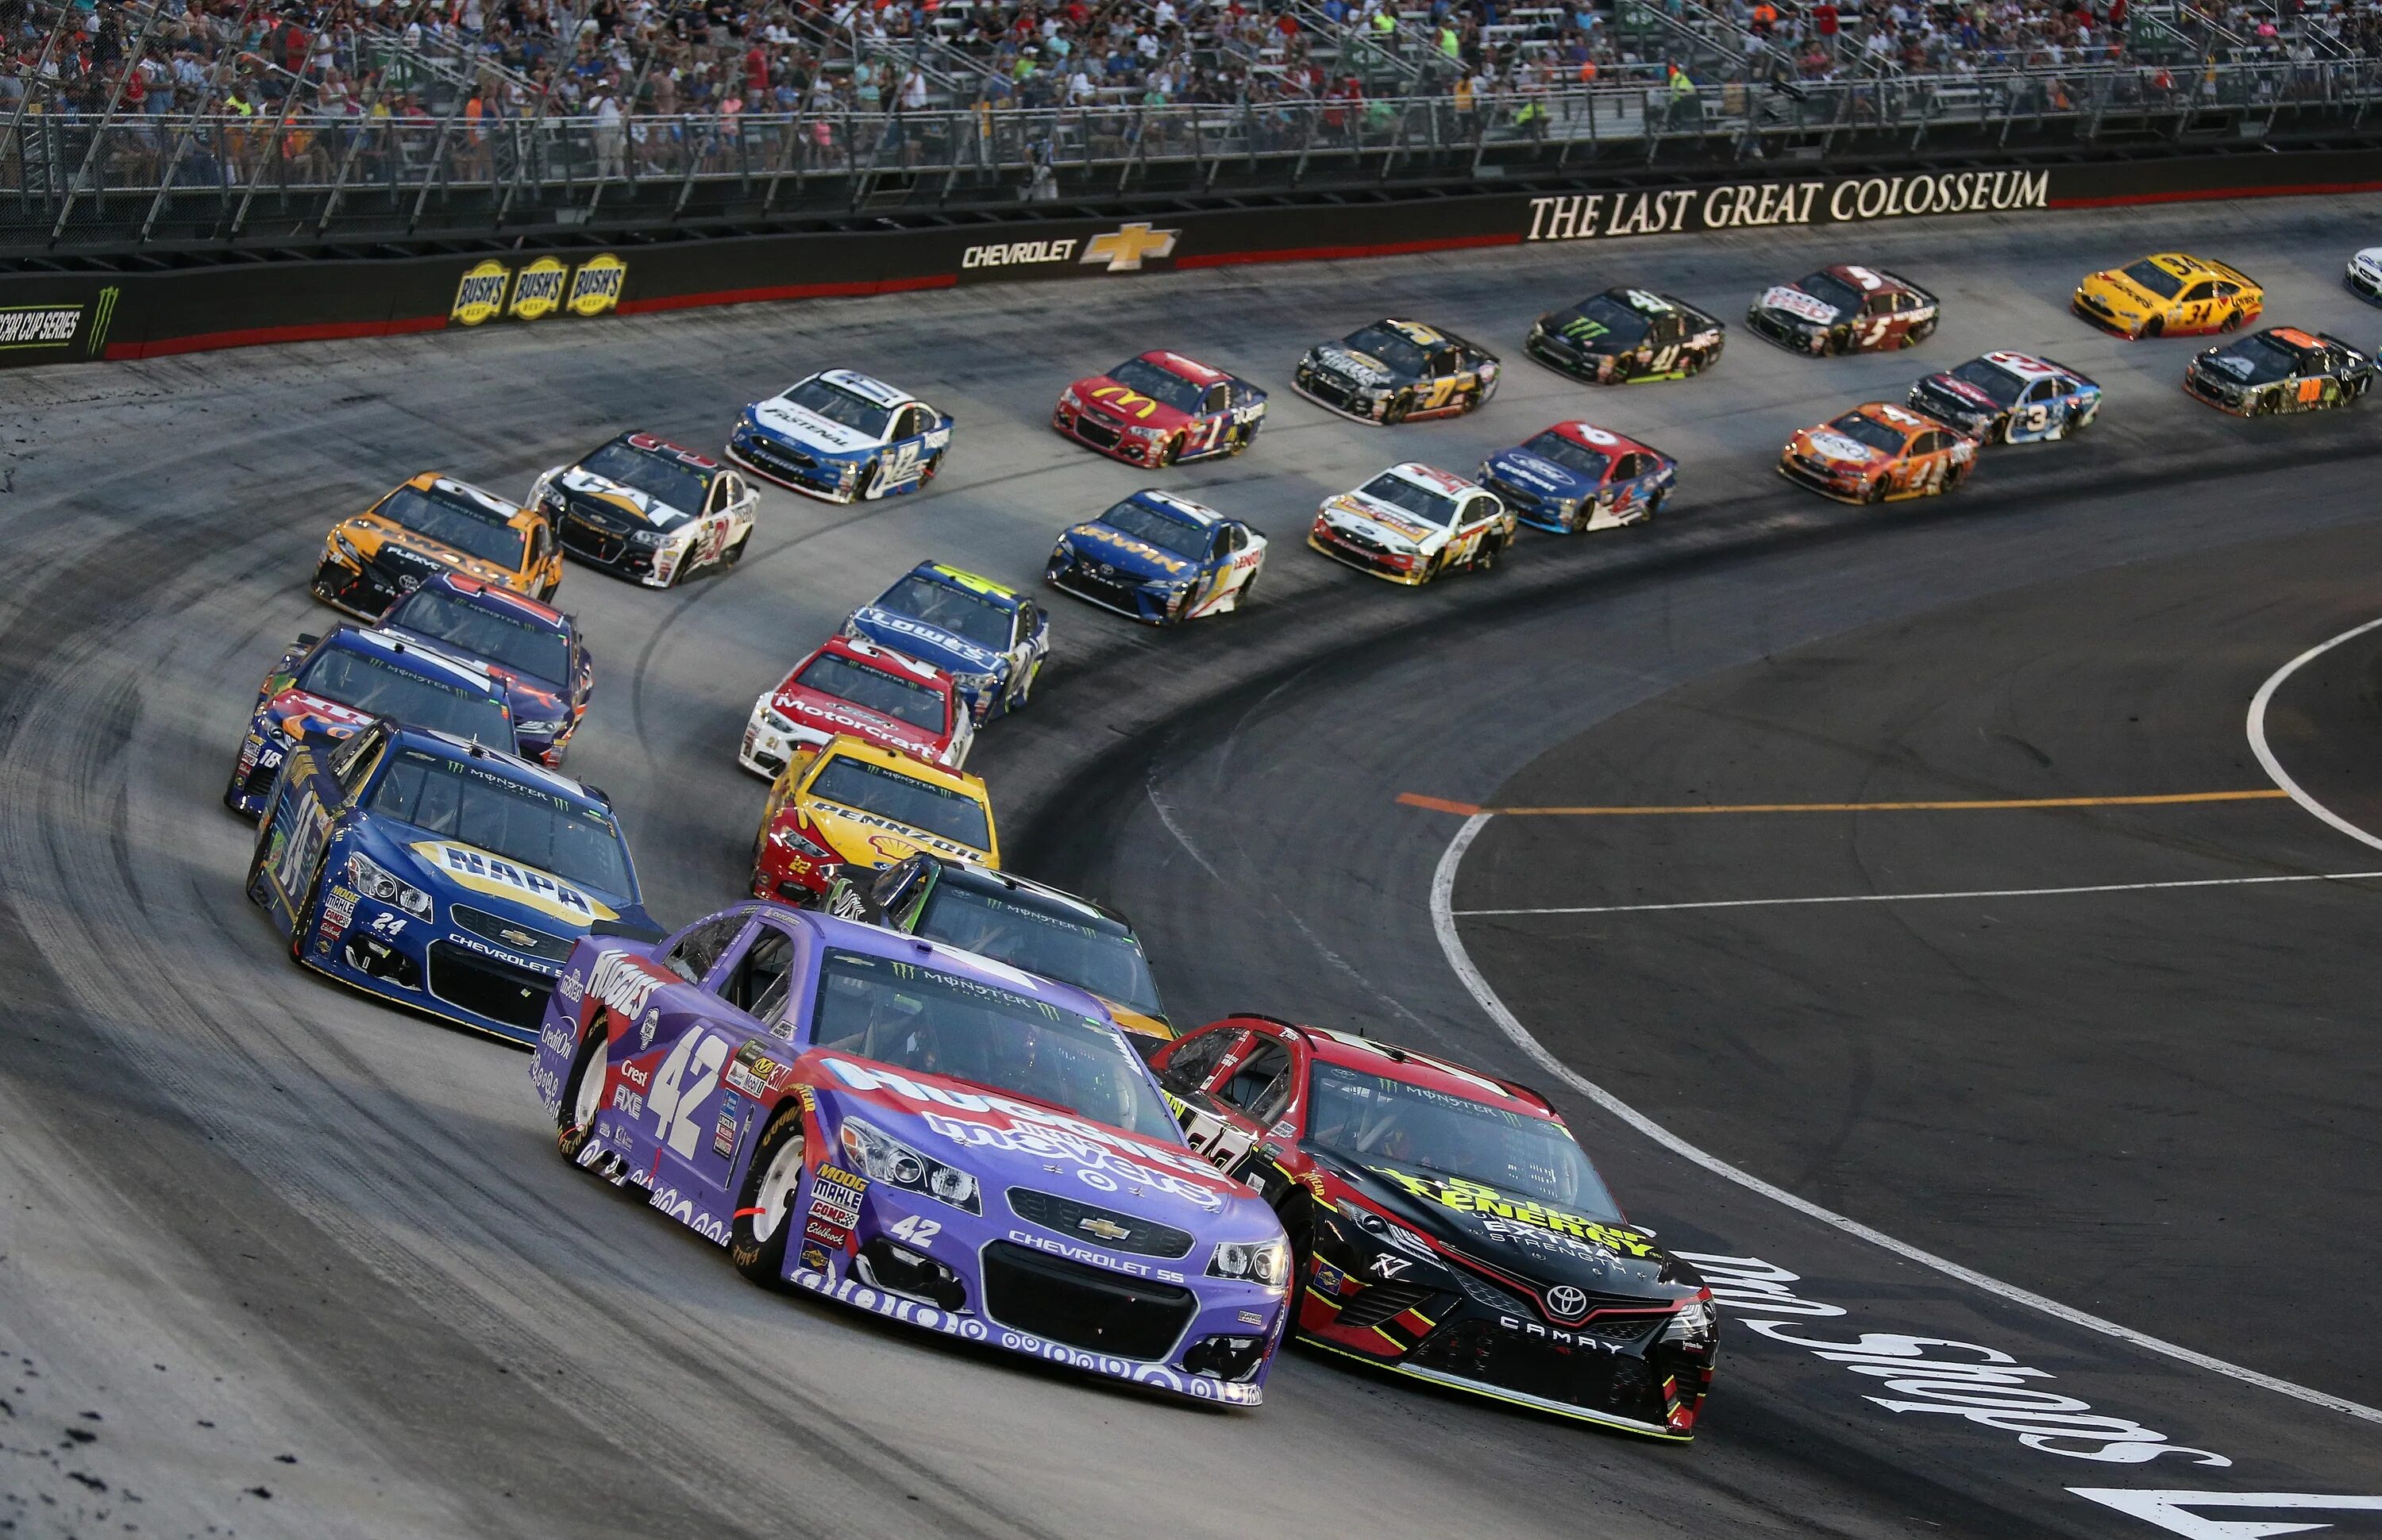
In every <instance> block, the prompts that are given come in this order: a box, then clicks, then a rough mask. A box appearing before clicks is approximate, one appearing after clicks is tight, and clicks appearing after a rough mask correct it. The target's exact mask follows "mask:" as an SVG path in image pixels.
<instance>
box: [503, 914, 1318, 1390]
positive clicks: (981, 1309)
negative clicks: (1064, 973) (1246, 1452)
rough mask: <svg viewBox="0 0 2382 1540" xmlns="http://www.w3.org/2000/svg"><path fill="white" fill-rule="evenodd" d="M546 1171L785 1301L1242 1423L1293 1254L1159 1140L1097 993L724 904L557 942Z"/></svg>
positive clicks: (1271, 1227) (1216, 1178)
mask: <svg viewBox="0 0 2382 1540" xmlns="http://www.w3.org/2000/svg"><path fill="white" fill-rule="evenodd" d="M530 1074H531V1078H532V1080H533V1081H534V1082H535V1083H536V1086H537V1089H538V1094H539V1095H540V1096H541V1097H542V1098H544V1100H545V1102H546V1106H547V1107H548V1108H549V1109H550V1110H552V1111H553V1112H554V1114H555V1119H556V1122H557V1125H558V1126H559V1128H560V1129H561V1131H562V1135H561V1148H562V1153H563V1155H565V1156H566V1157H567V1158H569V1159H570V1160H571V1161H572V1162H573V1163H574V1164H576V1165H578V1166H580V1167H584V1168H586V1169H588V1170H591V1171H594V1172H595V1174H597V1175H599V1176H601V1177H603V1178H605V1179H608V1180H609V1181H611V1182H612V1183H613V1184H614V1185H616V1186H619V1185H626V1184H629V1183H634V1184H635V1185H637V1186H639V1187H642V1188H645V1189H647V1190H649V1191H650V1192H652V1194H653V1199H652V1203H653V1206H654V1207H656V1208H658V1209H660V1210H661V1211H662V1212H663V1213H665V1214H668V1215H669V1216H670V1217H671V1218H673V1219H676V1220H678V1221H679V1222H680V1223H681V1224H683V1225H686V1226H688V1227H690V1228H693V1229H694V1230H696V1231H697V1232H699V1233H700V1234H702V1235H704V1236H706V1237H708V1238H709V1239H710V1240H712V1241H716V1242H718V1244H720V1245H723V1246H725V1247H727V1248H728V1252H729V1258H730V1260H731V1262H733V1263H734V1264H735V1265H736V1267H737V1268H738V1270H740V1271H741V1272H743V1274H744V1276H745V1277H749V1278H752V1279H754V1280H755V1282H760V1283H766V1284H769V1285H772V1286H782V1285H784V1284H792V1285H793V1286H795V1287H797V1288H800V1289H809V1290H810V1291H812V1292H813V1293H817V1294H825V1295H829V1296H830V1297H831V1298H834V1299H837V1300H841V1301H843V1302H846V1303H849V1304H853V1305H857V1306H859V1307H861V1308H862V1309H865V1310H871V1311H874V1312H876V1313H877V1314H880V1315H886V1316H890V1317H893V1318H894V1319H897V1320H901V1321H905V1322H908V1323H910V1324H911V1325H913V1326H925V1327H929V1328H931V1329H933V1330H936V1331H940V1332H945V1333H948V1334H950V1335H952V1336H954V1337H958V1338H964V1339H966V1340H968V1341H973V1342H986V1343H990V1344H993V1345H995V1346H999V1347H1001V1348H1006V1349H1008V1350H1010V1351H1013V1352H1022V1353H1031V1354H1034V1355H1035V1356H1037V1357H1040V1358H1045V1359H1050V1360H1053V1361H1055V1362H1058V1363H1067V1364H1072V1365H1074V1366H1075V1367H1077V1368H1079V1369H1086V1370H1089V1371H1090V1372H1092V1373H1094V1374H1099V1375H1110V1376H1111V1377H1114V1378H1118V1379H1123V1380H1130V1381H1132V1382H1134V1383H1136V1384H1139V1385H1147V1386H1153V1387H1158V1388H1160V1389H1163V1390H1170V1391H1173V1392H1175V1393H1177V1394H1180V1395H1185V1396H1191V1397H1196V1398H1198V1399H1203V1400H1213V1401H1222V1402H1227V1403H1230V1404H1233V1405H1237V1406H1255V1405H1257V1404H1258V1402H1259V1400H1260V1399H1262V1395H1263V1391H1262V1387H1263V1385H1264V1382H1265V1375H1266V1369H1267V1366H1268V1365H1269V1364H1270V1363H1271V1361H1272V1358H1273V1352H1274V1350H1275V1348H1276V1347H1277V1346H1278V1345H1279V1344H1280V1342H1281V1340H1282V1334H1283V1323H1284V1320H1285V1319H1286V1315H1287V1313H1286V1311H1285V1309H1284V1304H1283V1298H1284V1289H1285V1286H1286V1284H1287V1282H1288V1278H1289V1272H1290V1254H1289V1253H1290V1247H1289V1242H1288V1240H1287V1239H1286V1238H1285V1237H1284V1235H1283V1228H1282V1225H1281V1223H1280V1222H1279V1221H1278V1220H1277V1219H1276V1218H1275V1217H1274V1215H1273V1211H1272V1210H1271V1208H1270V1207H1268V1206H1267V1204H1266V1203H1265V1201H1264V1200H1263V1199H1262V1198H1260V1197H1259V1196H1258V1195H1257V1193H1256V1192H1252V1191H1251V1190H1250V1189H1248V1188H1246V1187H1244V1186H1242V1185H1241V1184H1240V1183H1238V1182H1236V1181H1233V1180H1231V1179H1228V1178H1226V1177H1224V1176H1222V1174H1221V1173H1219V1172H1218V1171H1217V1170H1216V1169H1215V1167H1212V1166H1210V1165H1209V1164H1208V1163H1207V1162H1206V1161H1204V1160H1202V1159H1201V1158H1200V1157H1199V1156H1198V1155H1197V1154H1196V1153H1194V1152H1193V1150H1192V1149H1191V1147H1190V1146H1189V1145H1188V1144H1187V1143H1185V1140H1184V1137H1183V1134H1182V1131H1181V1130H1180V1129H1179V1128H1178V1127H1177V1125H1176V1123H1175V1121H1174V1118H1173V1113H1172V1112H1171V1111H1170V1110H1169V1108H1168V1106H1167V1102H1166V1099H1165V1097H1164V1095H1163V1094H1162V1093H1160V1090H1159V1088H1158V1083H1157V1082H1156V1081H1155V1080H1153V1079H1152V1078H1151V1077H1150V1073H1149V1071H1148V1069H1147V1068H1146V1067H1145V1066H1144V1065H1143V1064H1142V1061H1141V1058H1140V1057H1139V1056H1138V1055H1136V1053H1135V1052H1134V1051H1133V1049H1132V1048H1131V1047H1129V1046H1127V1045H1126V1042H1125V1039H1124V1037H1123V1034H1122V1033H1120V1032H1119V1030H1118V1028H1117V1026H1116V1024H1115V1023H1114V1022H1113V1021H1111V1020H1110V1019H1109V1016H1108V1013H1107V1011H1106V1010H1105V1009H1104V1008H1102V1007H1101V1005H1100V1004H1099V1001H1097V1000H1095V999H1094V998H1093V997H1092V996H1089V995H1087V994H1085V993H1083V992H1082V991H1081V990H1078V989H1074V988H1072V987H1069V986H1067V985H1064V984H1053V983H1050V981H1048V980H1045V979H1040V978H1037V977H1035V976H1034V975H1032V974H1030V973H1025V972H1019V971H1017V970H1016V969H1013V968H1011V967H1009V966H1008V965H1006V964H1004V963H1000V962H996V961H993V960H992V959H989V958H984V957H978V956H976V954H974V953H971V952H964V951H961V950H959V949H958V948H956V947H948V946H944V945H942V944H940V943H938V942H932V941H927V940H923V939H919V938H916V937H913V936H907V935H894V934H892V933H890V932H887V931H883V930H878V929H875V928H873V927H870V926H865V925H857V924H853V923H847V922H845V921H841V920H837V919H834V918H832V917H830V916H828V915H824V914H815V913H807V912H796V911H792V910H787V909H783V908H780V907H779V906H777V905H773V904H743V905H739V906H737V907H736V908H734V909H731V910H727V911H722V912H720V913H718V914H715V915H713V916H711V917H710V918H709V919H706V920H702V921H698V922H697V923H694V924H693V925H690V926H688V927H687V928H686V929H685V930H682V931H681V932H679V933H678V934H677V935H672V936H669V937H668V938H666V939H664V940H662V941H659V942H655V943H650V944H648V943H643V942H635V941H631V940H628V939H627V938H625V937H622V936H620V935H606V934H602V932H601V929H600V928H599V931H598V932H597V933H595V934H591V935H588V936H587V937H586V938H584V939H583V940H582V941H580V942H579V944H578V945H577V946H576V947H574V948H573V949H572V951H571V960H570V963H569V965H568V966H567V967H566V968H565V969H564V970H563V973H562V977H561V980H560V982H559V984H557V985H556V987H555V991H554V995H553V998H552V1000H551V1002H550V1003H549V1004H548V1005H547V1007H546V1020H545V1021H544V1023H543V1026H542V1031H541V1033H540V1037H539V1044H538V1050H537V1057H536V1060H535V1062H534V1065H533V1067H532V1069H531V1070H530Z"/></svg>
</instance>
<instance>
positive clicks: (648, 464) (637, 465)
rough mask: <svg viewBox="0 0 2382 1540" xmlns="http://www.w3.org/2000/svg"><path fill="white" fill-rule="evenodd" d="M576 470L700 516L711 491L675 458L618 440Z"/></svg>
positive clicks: (701, 477) (704, 480)
mask: <svg viewBox="0 0 2382 1540" xmlns="http://www.w3.org/2000/svg"><path fill="white" fill-rule="evenodd" d="M579 469H580V470H582V471H593V472H594V473H595V474H596V475H598V476H601V477H603V478H604V479H605V480H606V481H608V482H617V483H620V485H622V486H625V487H632V488H634V489H635V490H637V491H639V492H642V493H644V494H645V495H646V496H648V497H651V498H652V499H654V500H655V501H656V502H657V503H660V504H661V505H662V506H663V507H673V508H676V509H678V511H679V512H681V513H684V514H697V513H701V512H702V511H703V500H704V498H705V496H706V495H708V494H709V493H710V491H711V480H710V478H709V477H707V476H706V475H704V474H703V473H702V472H701V471H696V470H694V468H693V467H691V466H688V465H685V464H683V463H681V461H680V460H679V459H678V458H676V457H674V456H670V455H661V454H651V453H648V452H646V451H645V450H643V449H640V448H637V447H636V446H633V445H629V444H623V443H620V441H619V440H617V439H616V440H614V441H613V442H612V443H610V444H607V445H606V446H604V447H602V448H601V449H598V450H596V451H595V453H594V454H592V455H590V456H588V457H587V458H585V459H583V460H581V461H580V462H579Z"/></svg>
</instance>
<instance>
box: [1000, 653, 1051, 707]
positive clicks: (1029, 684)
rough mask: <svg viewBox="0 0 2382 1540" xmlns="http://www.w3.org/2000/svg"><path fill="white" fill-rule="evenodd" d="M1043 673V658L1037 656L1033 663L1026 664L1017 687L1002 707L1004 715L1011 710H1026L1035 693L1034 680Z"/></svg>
mask: <svg viewBox="0 0 2382 1540" xmlns="http://www.w3.org/2000/svg"><path fill="white" fill-rule="evenodd" d="M1041 673H1042V660H1041V659H1040V658H1036V659H1035V660H1034V661H1033V662H1032V663H1030V664H1027V665H1026V666H1025V674H1024V676H1022V677H1021V678H1019V679H1018V681H1017V688H1016V689H1015V690H1013V691H1010V695H1009V701H1008V703H1007V704H1006V705H1004V706H1003V707H1002V708H1001V710H1002V712H1003V714H1004V715H1005V714H1007V713H1009V712H1013V711H1024V710H1025V705H1026V703H1027V702H1028V701H1030V700H1031V699H1032V698H1033V695H1034V681H1035V679H1036V678H1038V677H1040V675H1041Z"/></svg>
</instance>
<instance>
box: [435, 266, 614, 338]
mask: <svg viewBox="0 0 2382 1540" xmlns="http://www.w3.org/2000/svg"><path fill="white" fill-rule="evenodd" d="M628 277H629V264H628V263H625V262H622V261H621V260H620V258H619V257H617V256H615V255H613V254H612V253H611V252H609V251H605V252H601V253H599V254H597V255H595V256H592V257H590V258H588V259H587V260H586V261H585V262H583V263H580V264H579V265H578V266H577V267H575V268H574V267H572V266H571V264H570V263H566V262H564V261H563V260H562V259H561V258H560V257H537V258H534V259H532V260H531V261H529V262H527V263H523V264H522V266H521V267H520V268H518V269H515V268H511V267H508V266H507V265H505V264H504V263H500V262H498V261H497V260H496V259H495V258H493V257H491V258H489V259H487V260H486V261H485V262H478V263H473V264H472V265H471V266H470V267H469V268H467V269H466V270H465V271H464V274H463V276H462V280H461V281H460V283H458V284H457V285H456V286H455V303H454V304H453V306H451V307H450V308H449V309H448V318H449V319H450V320H452V321H454V322H455V324H458V325H461V326H478V325H482V324H485V323H487V322H490V321H494V320H495V319H497V317H498V316H500V315H502V316H507V317H510V319H512V320H515V321H542V320H544V319H546V317H547V316H549V315H558V314H562V313H565V312H568V313H569V314H571V315H602V314H604V313H605V312H607V311H610V310H613V309H616V308H617V307H618V306H619V305H620V292H621V290H622V289H623V288H624V287H626V286H627V283H628ZM508 292H510V295H511V302H510V303H507V301H506V295H507V293H508Z"/></svg>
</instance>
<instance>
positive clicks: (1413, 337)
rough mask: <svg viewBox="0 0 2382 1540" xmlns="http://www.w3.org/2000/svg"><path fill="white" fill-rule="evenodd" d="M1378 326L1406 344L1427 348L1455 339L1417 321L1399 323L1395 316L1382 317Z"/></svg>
mask: <svg viewBox="0 0 2382 1540" xmlns="http://www.w3.org/2000/svg"><path fill="white" fill-rule="evenodd" d="M1380 324H1381V325H1384V326H1387V327H1389V328H1390V330H1392V331H1394V332H1396V333H1397V334H1398V335H1400V336H1403V337H1405V338H1406V340H1407V341H1408V342H1411V343H1414V344H1416V345H1418V347H1423V348H1429V347H1431V346H1433V345H1434V344H1437V343H1442V342H1453V341H1455V337H1454V336H1450V335H1449V334H1448V333H1446V332H1443V331H1441V330H1440V329H1439V328H1438V327H1436V326H1426V325H1424V324H1422V323H1421V322H1419V321H1400V320H1398V319H1397V318H1396V317H1395V316H1387V315H1385V316H1383V317H1382V318H1381V322H1380Z"/></svg>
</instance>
